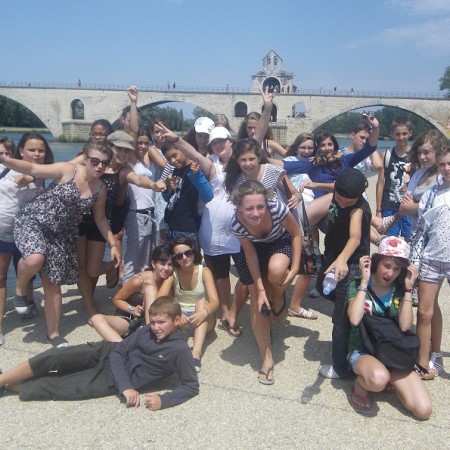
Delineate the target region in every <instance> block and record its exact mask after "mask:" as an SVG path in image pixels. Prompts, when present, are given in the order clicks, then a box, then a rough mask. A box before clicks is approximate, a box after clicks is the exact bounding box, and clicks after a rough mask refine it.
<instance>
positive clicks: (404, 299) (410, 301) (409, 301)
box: [403, 297, 412, 303]
mask: <svg viewBox="0 0 450 450" xmlns="http://www.w3.org/2000/svg"><path fill="white" fill-rule="evenodd" d="M403 301H404V302H408V303H412V299H411V300H406V298H404V297H403Z"/></svg>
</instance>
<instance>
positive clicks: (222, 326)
mask: <svg viewBox="0 0 450 450" xmlns="http://www.w3.org/2000/svg"><path fill="white" fill-rule="evenodd" d="M217 328H218V329H219V330H223V331H226V332H227V333H228V334H229V335H230V336H232V337H239V336H241V335H242V331H241V330H240V329H239V327H238V326H237V325H235V326H234V327H232V326H231V325H230V322H228V320H226V319H222V320H221V321H220V322H219V325H217Z"/></svg>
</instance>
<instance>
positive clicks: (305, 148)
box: [283, 133, 320, 320]
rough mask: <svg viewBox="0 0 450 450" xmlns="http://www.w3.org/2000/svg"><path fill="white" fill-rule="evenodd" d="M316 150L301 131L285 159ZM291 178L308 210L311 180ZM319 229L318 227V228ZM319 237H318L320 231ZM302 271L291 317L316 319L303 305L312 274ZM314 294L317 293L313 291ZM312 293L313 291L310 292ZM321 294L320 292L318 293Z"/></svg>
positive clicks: (290, 306)
mask: <svg viewBox="0 0 450 450" xmlns="http://www.w3.org/2000/svg"><path fill="white" fill-rule="evenodd" d="M313 152H314V137H313V136H312V135H311V134H308V133H301V134H299V135H298V136H297V138H296V139H295V141H294V142H293V143H292V145H291V146H290V147H289V149H288V151H287V153H286V157H285V158H283V160H284V161H298V160H300V159H302V158H310V157H311V156H312V155H313ZM289 178H290V180H291V182H292V184H293V185H294V187H295V188H297V189H298V190H299V191H300V192H301V193H302V201H303V202H304V204H305V208H306V210H308V208H309V205H310V203H311V202H312V201H313V200H314V193H313V191H312V190H311V189H308V188H303V186H304V183H307V182H308V181H311V180H310V178H309V177H308V175H306V174H294V175H291V176H290V177H289ZM298 214H299V217H302V216H303V208H301V205H299V207H298ZM316 231H317V229H316ZM316 234H317V238H318V233H316ZM300 271H301V272H302V273H300V274H299V275H298V278H297V281H296V283H295V286H294V291H293V293H292V297H291V303H290V305H289V310H288V315H289V317H301V318H303V319H310V320H315V319H317V315H316V314H315V313H314V312H312V311H309V310H307V309H305V308H303V307H302V306H301V303H302V299H303V296H304V295H305V292H306V290H307V289H308V286H309V283H310V281H311V276H310V275H308V274H307V273H304V272H303V271H302V269H300ZM313 294H315V293H314V292H313ZM310 295H311V292H310ZM318 295H319V296H320V294H319V293H318Z"/></svg>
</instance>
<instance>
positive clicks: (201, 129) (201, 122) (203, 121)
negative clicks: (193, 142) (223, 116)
mask: <svg viewBox="0 0 450 450" xmlns="http://www.w3.org/2000/svg"><path fill="white" fill-rule="evenodd" d="M194 128H195V131H196V132H197V133H206V134H209V133H210V132H211V130H212V129H213V128H214V122H213V121H212V120H211V119H210V118H209V117H199V118H198V119H197V120H196V121H195V123H194Z"/></svg>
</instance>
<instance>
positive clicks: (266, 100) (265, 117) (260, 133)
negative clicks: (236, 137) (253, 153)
mask: <svg viewBox="0 0 450 450" xmlns="http://www.w3.org/2000/svg"><path fill="white" fill-rule="evenodd" d="M259 91H260V92H261V96H262V99H263V105H264V109H263V112H262V114H261V118H260V119H259V120H258V123H257V124H256V130H255V134H254V136H253V138H254V139H255V140H256V141H257V142H258V144H259V145H260V146H261V145H262V143H263V140H264V136H265V135H266V132H267V128H268V127H269V122H270V116H271V114H272V106H273V94H272V93H271V92H269V87H266V92H263V90H262V89H261V88H259Z"/></svg>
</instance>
